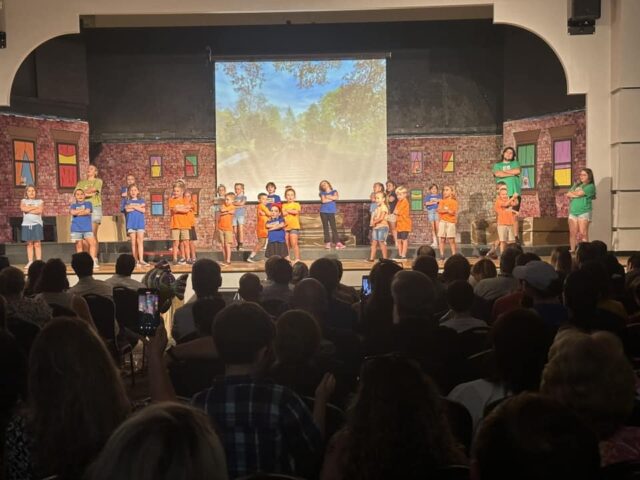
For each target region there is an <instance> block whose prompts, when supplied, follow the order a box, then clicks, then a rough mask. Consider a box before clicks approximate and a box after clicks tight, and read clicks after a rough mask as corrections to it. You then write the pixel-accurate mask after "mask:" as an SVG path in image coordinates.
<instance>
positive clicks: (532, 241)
mask: <svg viewBox="0 0 640 480" xmlns="http://www.w3.org/2000/svg"><path fill="white" fill-rule="evenodd" d="M568 243H569V225H568V223H567V219H566V218H556V217H525V218H524V219H523V220H522V244H523V245H524V246H526V247H539V246H545V245H567V244H568Z"/></svg>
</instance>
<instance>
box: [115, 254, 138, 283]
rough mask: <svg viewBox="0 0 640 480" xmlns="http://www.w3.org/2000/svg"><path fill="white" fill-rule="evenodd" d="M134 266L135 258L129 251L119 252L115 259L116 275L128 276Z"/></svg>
mask: <svg viewBox="0 0 640 480" xmlns="http://www.w3.org/2000/svg"><path fill="white" fill-rule="evenodd" d="M134 268H136V259H135V258H134V256H133V255H131V254H130V253H121V254H120V255H118V259H117V260H116V275H123V276H125V277H130V276H131V274H132V273H133V269H134Z"/></svg>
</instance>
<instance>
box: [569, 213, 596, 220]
mask: <svg viewBox="0 0 640 480" xmlns="http://www.w3.org/2000/svg"><path fill="white" fill-rule="evenodd" d="M569 218H570V219H571V220H586V221H587V222H590V221H591V212H586V213H581V214H580V215H572V214H569Z"/></svg>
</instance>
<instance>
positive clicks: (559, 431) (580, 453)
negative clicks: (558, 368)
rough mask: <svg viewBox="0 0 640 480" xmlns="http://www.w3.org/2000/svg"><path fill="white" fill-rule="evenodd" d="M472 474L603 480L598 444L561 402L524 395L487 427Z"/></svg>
mask: <svg viewBox="0 0 640 480" xmlns="http://www.w3.org/2000/svg"><path fill="white" fill-rule="evenodd" d="M472 471H473V472H474V473H475V475H474V476H473V478H475V479H477V480H495V479H516V478H517V479H518V480H566V479H568V478H579V479H581V480H599V479H600V454H599V452H598V441H597V438H596V437H595V435H594V433H593V432H592V431H591V430H590V429H589V428H588V427H587V426H586V425H585V424H584V422H582V421H581V420H580V418H578V416H577V415H575V414H574V413H573V412H572V411H571V410H569V409H568V408H566V407H564V406H563V405H561V404H560V403H559V402H556V401H554V400H553V399H550V398H548V397H546V396H543V395H540V394H535V393H522V394H520V395H518V396H516V397H514V398H511V399H508V400H506V401H505V402H503V404H502V405H500V406H499V407H498V408H496V409H495V410H494V411H493V412H492V413H491V414H490V415H489V416H488V417H487V418H486V419H485V421H484V422H483V423H482V426H481V427H480V431H479V432H478V435H477V437H476V440H475V448H474V461H473V464H472Z"/></svg>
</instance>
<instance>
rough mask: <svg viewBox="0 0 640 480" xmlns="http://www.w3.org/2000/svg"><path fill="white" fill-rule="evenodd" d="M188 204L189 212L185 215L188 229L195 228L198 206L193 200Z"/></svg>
mask: <svg viewBox="0 0 640 480" xmlns="http://www.w3.org/2000/svg"><path fill="white" fill-rule="evenodd" d="M188 204H189V205H191V210H189V213H187V217H188V218H189V225H190V226H189V228H193V227H195V226H196V210H197V209H198V206H197V204H196V202H195V201H194V200H193V199H192V200H191V201H190V202H189V203H188Z"/></svg>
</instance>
